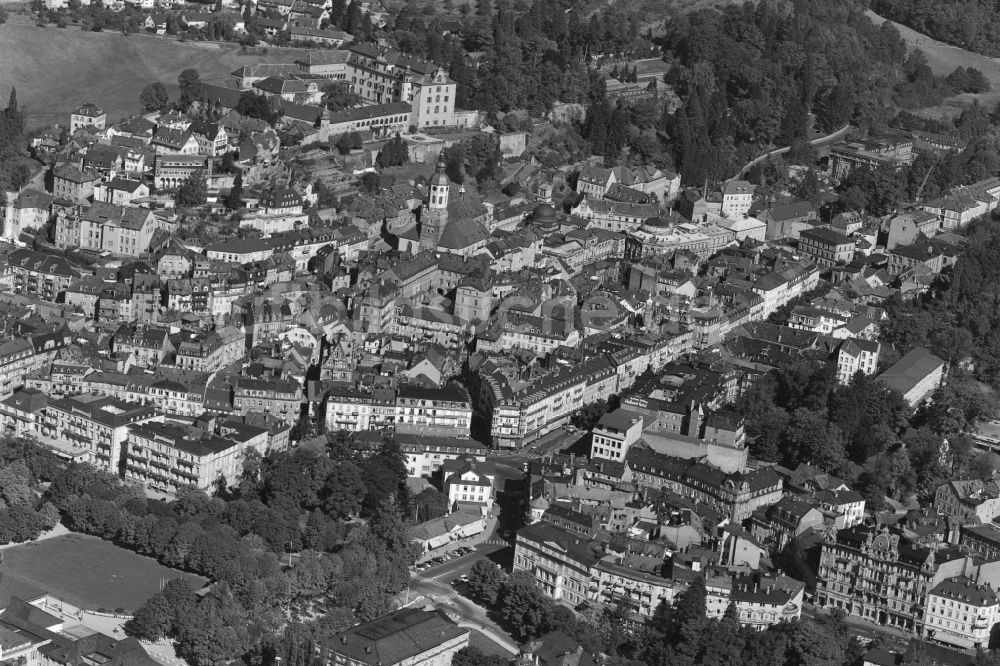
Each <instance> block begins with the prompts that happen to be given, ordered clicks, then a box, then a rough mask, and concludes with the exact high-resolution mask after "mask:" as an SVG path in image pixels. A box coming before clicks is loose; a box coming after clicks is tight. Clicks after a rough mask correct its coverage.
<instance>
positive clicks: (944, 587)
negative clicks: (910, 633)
mask: <svg viewBox="0 0 1000 666" xmlns="http://www.w3.org/2000/svg"><path fill="white" fill-rule="evenodd" d="M997 622H1000V597H998V596H997V591H996V590H995V589H994V588H993V586H992V585H990V584H989V583H986V584H983V585H979V584H977V583H976V581H974V580H972V579H970V578H968V577H966V576H954V577H952V578H947V579H945V580H942V581H941V582H940V583H938V584H937V585H935V586H934V587H933V588H932V589H931V591H930V592H928V593H927V614H926V617H925V620H924V631H925V633H926V635H927V637H928V638H930V639H932V640H934V641H937V642H940V643H945V644H947V645H951V646H954V647H956V648H959V649H962V650H978V649H984V648H987V647H988V646H989V645H990V639H991V636H992V633H993V627H994V626H995V625H996V624H997Z"/></svg>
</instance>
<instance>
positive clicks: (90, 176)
mask: <svg viewBox="0 0 1000 666" xmlns="http://www.w3.org/2000/svg"><path fill="white" fill-rule="evenodd" d="M100 182H101V177H100V176H99V175H98V173H97V172H96V171H94V170H92V169H78V168H77V167H76V166H74V165H72V164H69V163H64V164H60V165H59V166H57V167H56V168H55V171H53V173H52V194H54V195H55V196H56V197H57V198H60V199H66V200H68V201H73V202H75V203H83V202H85V201H87V200H88V199H90V197H92V196H94V188H95V187H97V185H98V183H100Z"/></svg>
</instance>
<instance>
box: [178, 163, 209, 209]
mask: <svg viewBox="0 0 1000 666" xmlns="http://www.w3.org/2000/svg"><path fill="white" fill-rule="evenodd" d="M207 200H208V187H207V185H206V184H205V176H204V175H203V174H202V172H201V171H200V170H199V171H194V172H193V173H192V174H191V175H190V176H188V177H187V180H185V181H184V182H183V183H181V186H180V187H179V188H177V193H176V194H175V195H174V204H175V205H176V206H177V207H178V208H189V207H193V206H201V205H203V204H204V203H205V202H206V201H207Z"/></svg>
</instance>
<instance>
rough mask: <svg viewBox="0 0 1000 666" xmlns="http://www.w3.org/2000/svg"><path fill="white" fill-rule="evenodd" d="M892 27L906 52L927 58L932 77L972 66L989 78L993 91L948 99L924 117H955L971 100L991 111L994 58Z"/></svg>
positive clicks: (999, 83)
mask: <svg viewBox="0 0 1000 666" xmlns="http://www.w3.org/2000/svg"><path fill="white" fill-rule="evenodd" d="M868 16H869V18H871V20H872V21H873V22H875V24H876V25H881V24H882V23H883V22H885V19H884V18H882V17H881V16H879V15H878V14H876V13H875V12H872V11H868ZM893 25H895V26H896V29H897V30H899V34H900V36H901V37H902V38H903V40H904V41H906V46H907V48H908V49H910V50H912V49H916V48H918V49H920V50H921V51H923V52H924V54H925V55H926V56H927V64H928V65H930V67H931V69H932V70H933V71H934V73H935V74H937V75H939V76H946V75H948V74H951V73H952V72H953V71H955V68H956V67H958V66H962V67H975V68H976V69H978V70H979V71H981V72H982V73H983V74H984V75H985V76H986V78H987V79H989V82H990V84H991V85H992V86H993V89H992V90H990V91H989V92H987V93H981V94H978V95H972V94H968V93H966V94H962V95H955V96H954V97H950V98H948V99H946V100H945V101H944V104H942V105H941V106H940V107H938V108H935V109H927V110H926V111H925V113H926V114H927V115H934V116H936V117H955V116H957V115H959V114H960V113H961V112H962V109H964V108H965V107H967V106H969V105H970V104H972V102H973V100H979V103H980V104H982V105H984V106H985V107H986V108H987V109H988V110H990V111H992V110H993V107H995V106H996V105H997V103H998V102H1000V62H998V61H997V60H996V59H994V58H989V57H987V56H984V55H980V54H978V53H972V52H970V51H966V50H965V49H962V48H959V47H957V46H950V45H948V44H945V43H944V42H939V41H937V40H934V39H931V38H930V37H928V36H927V35H924V34H922V33H919V32H917V31H916V30H912V29H910V28H907V27H906V26H905V25H901V24H899V23H895V22H893Z"/></svg>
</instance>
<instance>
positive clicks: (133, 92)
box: [0, 21, 300, 126]
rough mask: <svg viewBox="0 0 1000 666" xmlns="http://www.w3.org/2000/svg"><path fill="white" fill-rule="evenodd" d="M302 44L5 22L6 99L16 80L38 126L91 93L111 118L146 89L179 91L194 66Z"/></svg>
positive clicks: (265, 58)
mask: <svg viewBox="0 0 1000 666" xmlns="http://www.w3.org/2000/svg"><path fill="white" fill-rule="evenodd" d="M298 53H300V51H295V50H291V49H275V48H272V49H269V53H268V55H243V54H241V53H240V47H239V46H237V45H235V44H216V43H204V42H178V41H175V40H171V39H164V38H161V37H155V36H151V35H146V34H141V35H131V36H129V37H127V38H126V37H122V35H121V34H120V33H110V32H84V31H82V30H80V28H79V27H75V26H71V27H69V28H65V29H59V28H55V27H47V28H39V27H37V26H34V25H26V24H25V23H23V22H18V21H11V22H8V23H6V24H4V25H0V104H4V105H5V104H6V103H7V95H8V94H9V90H10V86H12V85H13V86H17V98H18V101H19V102H20V103H21V105H22V106H24V107H25V108H26V111H27V113H28V120H29V123H30V124H32V125H33V126H37V125H50V124H53V123H57V122H61V123H68V122H69V115H68V114H69V112H70V111H72V110H73V109H75V108H76V107H78V106H79V105H80V104H81V103H82V102H85V101H90V102H94V103H95V104H97V105H99V106H101V107H102V108H103V109H104V110H105V111H107V113H108V121H109V122H117V121H118V120H119V119H120V118H121V117H123V116H125V115H128V114H131V113H134V112H136V111H139V93H140V91H142V89H143V88H144V87H145V86H146V85H148V84H150V83H152V82H153V81H162V82H163V83H164V84H166V85H167V87H168V90H170V94H171V96H174V95H176V89H177V75H178V74H179V73H180V72H181V71H182V70H184V69H186V68H188V67H193V68H195V69H197V70H198V72H199V73H200V74H201V77H202V78H203V79H211V78H218V77H222V76H227V75H228V74H229V73H230V72H231V71H233V70H234V69H236V68H238V67H240V66H241V65H248V64H254V63H259V62H290V61H291V60H292V59H294V58H295V56H296V55H298Z"/></svg>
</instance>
